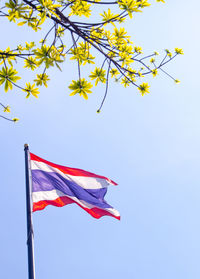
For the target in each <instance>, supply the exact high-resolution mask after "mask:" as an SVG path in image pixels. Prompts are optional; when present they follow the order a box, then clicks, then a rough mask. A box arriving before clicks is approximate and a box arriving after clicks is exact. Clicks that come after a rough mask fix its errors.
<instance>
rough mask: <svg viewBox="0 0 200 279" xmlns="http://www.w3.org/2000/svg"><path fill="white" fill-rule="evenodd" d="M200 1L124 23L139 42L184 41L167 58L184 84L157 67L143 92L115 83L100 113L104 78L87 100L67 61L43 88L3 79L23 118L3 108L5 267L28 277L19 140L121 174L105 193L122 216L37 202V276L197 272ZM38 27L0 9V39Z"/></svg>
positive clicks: (156, 46)
mask: <svg viewBox="0 0 200 279" xmlns="http://www.w3.org/2000/svg"><path fill="white" fill-rule="evenodd" d="M199 10H200V2H199V1H197V0H194V1H192V2H191V3H190V2H188V1H184V0H182V1H181V0H174V1H172V0H171V1H166V4H165V5H164V4H159V3H157V4H156V3H154V4H153V5H152V7H150V8H147V9H146V10H145V11H144V12H143V14H137V15H136V16H135V17H134V18H133V19H132V20H130V21H129V22H128V23H127V24H126V28H127V29H128V30H129V33H130V34H131V36H132V40H133V41H134V42H135V43H136V44H137V45H141V46H142V47H143V49H144V52H146V53H149V52H151V51H155V50H157V51H158V52H160V53H161V52H162V50H163V49H165V48H169V49H173V48H174V47H181V48H183V49H184V52H185V55H184V56H180V57H177V59H176V60H175V61H173V62H172V63H170V64H169V65H168V66H167V67H166V68H165V69H167V70H168V71H169V72H170V73H171V74H172V75H173V76H174V77H175V78H177V79H180V80H181V83H180V84H177V85H176V84H175V83H174V82H173V81H172V80H170V79H168V77H166V76H164V75H163V74H162V73H160V74H159V76H158V77H157V78H155V79H153V78H152V81H151V93H150V94H149V95H148V96H144V97H141V96H140V94H139V93H138V90H136V89H135V88H134V87H129V88H127V89H125V88H123V87H122V86H120V85H119V84H116V83H115V84H114V83H113V84H110V86H109V94H108V98H107V100H106V103H105V106H104V107H103V110H102V112H101V113H100V114H97V113H96V110H97V108H98V106H99V104H100V102H101V98H102V96H103V94H104V88H103V87H100V88H98V89H96V90H94V92H93V94H91V95H90V96H89V100H88V101H85V100H83V99H81V98H80V97H79V96H75V97H70V96H69V91H68V88H67V86H68V84H69V83H70V81H71V79H72V78H75V75H76V72H75V68H74V67H73V65H72V64H69V63H66V65H65V66H64V70H63V72H62V73H60V72H59V71H57V70H56V69H55V70H53V71H52V75H53V79H52V81H51V82H50V84H49V87H48V89H42V90H41V94H40V96H39V99H34V98H30V99H25V98H24V95H23V93H21V92H19V91H17V90H16V91H15V90H13V91H12V92H8V93H7V94H6V93H4V92H3V89H2V88H0V100H1V102H3V103H6V104H7V103H8V104H9V105H10V106H11V107H12V108H13V116H18V117H19V118H20V122H18V123H10V122H7V121H3V120H0V128H1V130H0V131H1V144H0V154H1V157H0V167H1V183H0V185H1V187H0V212H1V230H0V239H1V253H0V263H1V265H0V266H1V278H3V279H10V278H20V279H23V278H27V247H26V211H25V174H24V151H23V145H24V143H29V145H30V150H31V151H32V152H33V153H35V154H37V155H38V156H40V157H43V158H45V159H47V160H49V161H52V162H54V163H57V164H61V165H66V166H71V167H76V168H82V169H85V170H88V171H91V172H95V173H97V174H101V175H104V176H107V177H109V178H111V179H113V180H114V181H116V182H117V183H118V184H119V185H118V186H117V187H114V186H111V187H110V188H109V190H108V193H107V196H106V200H107V201H108V203H110V204H111V205H112V206H114V207H115V208H116V209H118V210H119V212H120V213H121V221H118V220H116V219H114V218H110V217H103V218H101V219H99V220H96V219H94V218H92V217H91V216H90V215H89V214H87V213H86V212H85V211H83V210H82V209H81V208H79V207H78V206H76V205H68V206H65V207H63V208H56V207H51V206H49V207H47V208H46V209H45V210H43V211H40V212H36V213H34V216H33V222H34V235H35V262H36V278H37V279H43V278H45V279H46V278H48V279H55V278H59V279H67V278H70V279H77V278H81V279H94V278H95V279H100V278H101V279H102V278H106V279H107V278H115V279H119V278H127V279H132V278H135V279H147V278H148V279H169V278H170V279H177V278H181V279H199V278H200V265H199V257H200V240H199V239H200V237H199V236H200V218H199V213H200V186H199V181H200V179H199V158H200V145H199V142H200V128H199V117H200V110H199V104H200V96H199V93H200V92H199V88H198V82H199V45H200V40H199V24H200V20H199ZM22 30H23V31H22ZM34 36H35V33H32V32H31V31H26V30H24V29H19V28H16V27H15V25H14V24H10V25H8V24H7V23H6V22H3V21H1V44H0V49H4V48H5V47H6V46H8V45H10V44H15V43H16V44H19V43H22V42H23V41H24V40H27V41H29V40H34ZM26 72H27V71H26ZM26 72H24V74H25V75H27V73H26ZM27 78H28V75H27Z"/></svg>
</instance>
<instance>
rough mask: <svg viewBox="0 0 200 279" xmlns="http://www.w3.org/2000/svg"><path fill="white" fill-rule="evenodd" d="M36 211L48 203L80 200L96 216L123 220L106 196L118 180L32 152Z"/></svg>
mask: <svg viewBox="0 0 200 279" xmlns="http://www.w3.org/2000/svg"><path fill="white" fill-rule="evenodd" d="M30 165H31V176H32V201H33V212H34V211H37V210H42V209H44V208H45V207H46V206H47V205H54V206H58V207H62V206H64V205H67V204H71V203H76V204H77V205H79V206H80V207H81V208H82V209H84V210H85V211H87V212H88V213H89V214H90V215H92V216H93V217H94V218H97V219H98V218H100V217H102V216H104V215H108V216H112V217H114V218H116V219H118V220H120V214H119V212H118V211H117V210H116V209H114V208H113V207H112V206H110V205H109V204H108V203H107V202H106V201H105V200H104V196H105V194H106V192H107V187H108V186H109V185H117V183H115V182H114V181H112V180H110V179H109V178H106V177H104V176H101V175H96V174H94V173H91V172H87V171H84V170H81V169H75V168H69V167H64V166H60V165H57V164H54V163H51V162H48V161H46V160H44V159H42V158H40V157H38V156H36V155H35V154H33V153H30Z"/></svg>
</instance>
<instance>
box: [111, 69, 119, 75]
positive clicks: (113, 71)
mask: <svg viewBox="0 0 200 279" xmlns="http://www.w3.org/2000/svg"><path fill="white" fill-rule="evenodd" d="M110 74H111V77H116V76H117V75H118V74H119V71H118V70H117V69H111V70H110Z"/></svg>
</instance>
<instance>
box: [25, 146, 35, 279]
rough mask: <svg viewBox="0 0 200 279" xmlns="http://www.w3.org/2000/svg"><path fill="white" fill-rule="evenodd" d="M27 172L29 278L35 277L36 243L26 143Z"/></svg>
mask: <svg viewBox="0 0 200 279" xmlns="http://www.w3.org/2000/svg"><path fill="white" fill-rule="evenodd" d="M24 152H25V174H26V216H27V246H28V279H35V266H34V244H33V225H32V203H31V188H30V187H31V182H30V181H31V180H30V158H29V156H30V155H29V147H28V144H24Z"/></svg>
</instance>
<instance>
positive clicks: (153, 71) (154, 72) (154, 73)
mask: <svg viewBox="0 0 200 279" xmlns="http://www.w3.org/2000/svg"><path fill="white" fill-rule="evenodd" d="M157 74H158V70H157V69H154V70H152V75H153V77H155V76H157Z"/></svg>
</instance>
